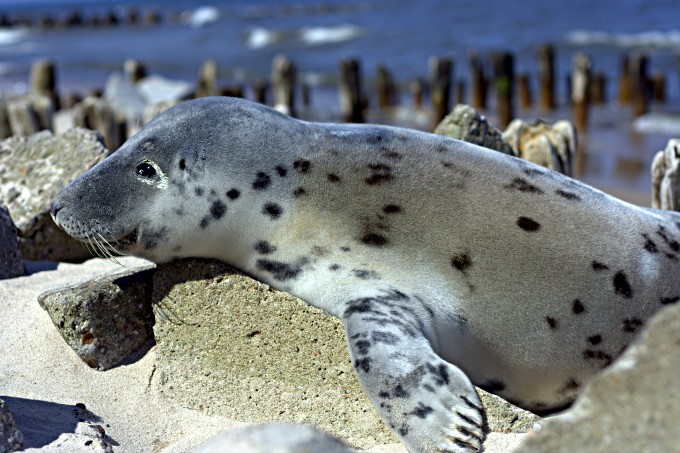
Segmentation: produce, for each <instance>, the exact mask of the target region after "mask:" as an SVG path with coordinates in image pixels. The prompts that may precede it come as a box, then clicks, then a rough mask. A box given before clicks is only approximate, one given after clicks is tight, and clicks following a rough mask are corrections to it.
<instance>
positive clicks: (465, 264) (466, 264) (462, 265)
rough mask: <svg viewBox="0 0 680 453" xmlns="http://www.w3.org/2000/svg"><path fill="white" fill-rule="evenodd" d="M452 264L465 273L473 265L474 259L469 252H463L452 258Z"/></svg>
mask: <svg viewBox="0 0 680 453" xmlns="http://www.w3.org/2000/svg"><path fill="white" fill-rule="evenodd" d="M451 266H453V267H454V268H456V269H458V270H459V271H461V272H463V273H465V271H466V270H467V269H469V268H470V266H472V260H471V259H470V255H468V254H467V253H461V254H460V255H456V256H454V257H452V258H451Z"/></svg>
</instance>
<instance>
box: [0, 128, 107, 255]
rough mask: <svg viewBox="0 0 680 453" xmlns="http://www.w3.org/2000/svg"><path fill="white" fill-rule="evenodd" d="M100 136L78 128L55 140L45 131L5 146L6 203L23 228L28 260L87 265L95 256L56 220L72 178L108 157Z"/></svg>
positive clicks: (1, 164) (0, 171)
mask: <svg viewBox="0 0 680 453" xmlns="http://www.w3.org/2000/svg"><path fill="white" fill-rule="evenodd" d="M107 154H108V151H107V150H106V148H104V146H103V145H102V143H101V138H100V137H99V136H98V135H97V134H96V133H94V132H91V131H86V130H83V129H72V130H70V131H67V132H66V133H64V134H63V135H59V136H55V135H53V134H52V133H51V132H48V131H44V132H40V133H38V134H35V135H33V136H31V137H28V138H19V137H12V138H9V139H7V140H3V141H2V142H0V203H2V204H4V205H6V206H7V208H8V209H9V212H10V214H11V215H12V218H13V219H14V223H15V224H16V227H17V229H18V235H19V243H20V244H21V253H22V254H23V256H24V259H26V260H41V261H42V260H47V261H84V260H86V259H88V258H91V257H92V255H91V254H90V252H89V251H88V250H87V248H86V247H85V246H84V245H83V244H82V243H80V242H78V241H76V240H75V239H73V238H71V237H70V236H68V235H67V234H66V233H64V232H63V231H62V230H61V229H60V228H58V227H57V226H56V225H55V224H54V222H53V221H52V217H51V216H50V212H49V211H50V203H51V201H52V198H54V196H55V195H56V194H57V193H58V192H59V191H60V190H61V189H62V188H64V186H66V184H68V183H69V182H70V181H71V180H72V179H74V178H75V177H76V176H78V175H79V174H80V173H82V172H84V171H85V170H87V169H88V168H90V167H92V166H93V165H95V164H96V163H97V162H99V161H101V160H103V159H104V157H106V155H107Z"/></svg>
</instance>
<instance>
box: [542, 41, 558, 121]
mask: <svg viewBox="0 0 680 453" xmlns="http://www.w3.org/2000/svg"><path fill="white" fill-rule="evenodd" d="M537 53H538V85H539V92H540V105H541V109H542V110H545V111H552V110H555V107H556V105H557V103H556V102H555V47H554V46H553V45H552V44H543V45H542V46H539V48H538V52H537Z"/></svg>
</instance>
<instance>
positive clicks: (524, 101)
mask: <svg viewBox="0 0 680 453" xmlns="http://www.w3.org/2000/svg"><path fill="white" fill-rule="evenodd" d="M530 85H531V84H530V80H529V75H528V74H519V75H518V76H517V88H518V91H519V108H521V109H529V108H531V106H532V105H533V97H532V95H531V86H530Z"/></svg>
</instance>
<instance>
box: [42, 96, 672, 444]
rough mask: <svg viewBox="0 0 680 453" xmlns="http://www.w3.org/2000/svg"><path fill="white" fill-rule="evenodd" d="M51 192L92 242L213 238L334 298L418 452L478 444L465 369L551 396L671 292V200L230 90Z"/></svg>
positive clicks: (629, 334) (527, 394) (480, 427)
mask: <svg viewBox="0 0 680 453" xmlns="http://www.w3.org/2000/svg"><path fill="white" fill-rule="evenodd" d="M51 209H52V210H51V212H52V217H53V218H54V220H55V222H56V224H57V225H59V226H60V227H61V228H63V229H64V230H65V231H66V232H67V233H68V234H70V235H71V236H73V237H75V238H77V239H80V240H83V241H88V242H90V243H93V244H95V245H96V246H98V247H105V248H108V249H115V250H117V251H119V252H121V253H125V254H131V255H135V256H140V257H143V258H147V259H150V260H153V261H155V262H164V261H168V260H172V259H174V258H178V257H206V258H216V259H219V260H222V261H224V262H226V263H228V264H230V265H232V266H234V267H235V268H238V269H240V270H242V271H244V272H246V273H248V274H250V275H252V276H254V277H255V278H257V279H259V280H261V281H264V282H266V283H268V284H270V285H271V286H273V287H275V288H278V289H280V290H283V291H288V292H289V293H291V294H293V295H295V296H298V297H300V298H301V299H303V300H305V301H307V302H308V303H310V304H312V305H314V306H316V307H319V308H321V309H323V310H325V311H326V312H328V313H330V314H331V315H334V316H337V317H339V318H340V319H341V320H342V321H343V323H344V327H345V332H346V337H347V345H348V348H349V352H350V355H351V359H352V362H353V364H354V368H355V370H356V374H357V376H358V378H359V381H360V382H361V385H362V387H363V389H364V390H365V392H366V394H367V395H368V397H369V398H370V400H371V401H372V402H373V404H374V406H375V408H376V410H377V411H378V412H379V414H380V416H381V417H382V419H383V420H384V421H385V423H386V424H387V425H388V426H389V427H390V428H391V429H392V431H393V432H394V433H395V434H396V435H397V436H398V437H399V439H400V440H401V441H402V442H403V443H404V444H405V445H406V446H407V447H408V449H409V450H411V451H413V452H434V451H448V452H457V453H462V452H474V451H479V450H480V449H481V446H482V442H483V440H484V438H485V422H484V414H483V408H482V406H481V403H480V400H479V398H478V396H477V394H476V392H475V389H474V387H473V383H475V384H477V385H479V386H480V387H482V388H485V389H487V390H489V391H491V392H493V393H495V394H497V395H500V396H501V397H503V398H506V399H508V400H509V401H512V402H514V403H515V404H517V405H519V406H521V407H524V408H527V409H529V410H534V411H545V410H551V409H556V408H560V407H563V406H564V405H565V404H568V403H569V402H571V401H572V400H573V399H574V397H575V396H576V395H577V393H578V390H579V388H580V387H581V386H582V385H583V383H584V382H585V381H586V380H587V379H588V378H589V377H590V376H592V375H593V374H594V373H596V372H597V371H598V370H600V369H601V368H603V367H605V366H607V365H608V364H610V363H611V362H612V360H614V359H615V358H616V357H617V356H618V355H619V354H621V352H622V351H623V349H624V348H625V347H626V345H627V344H628V343H629V342H630V341H631V340H632V338H633V336H634V334H635V333H636V332H637V331H638V330H639V329H640V328H641V327H642V326H643V324H644V322H645V320H647V319H648V318H649V317H650V316H651V315H652V314H653V313H654V312H656V311H657V310H659V309H660V308H661V307H663V306H664V305H667V304H671V303H675V302H677V301H678V300H680V279H679V278H677V277H678V270H679V265H678V263H679V261H678V260H679V259H680V242H679V241H678V238H679V237H680V215H679V214H677V213H672V212H664V211H658V210H652V209H643V208H640V207H636V206H633V205H630V204H628V203H625V202H623V201H620V200H617V199H615V198H613V197H611V196H608V195H606V194H604V193H602V192H600V191H598V190H595V189H593V188H591V187H588V186H586V185H584V184H582V183H580V182H578V181H576V180H574V179H571V178H569V177H566V176H563V175H561V174H558V173H556V172H553V171H550V170H547V169H545V168H542V167H539V166H536V165H534V164H531V163H529V162H526V161H524V160H521V159H518V158H513V157H509V156H506V155H503V154H500V153H497V152H493V151H490V150H487V149H484V148H481V147H478V146H476V145H472V144H469V143H465V142H461V141H457V140H454V139H450V138H446V137H442V136H437V135H432V134H428V133H423V132H418V131H413V130H407V129H400V128H394V127H384V126H374V125H337V124H320V123H311V122H304V121H299V120H296V119H293V118H290V117H287V116H284V115H282V114H280V113H277V112H275V111H274V110H272V109H269V108H267V107H264V106H261V105H258V104H254V103H251V102H248V101H245V100H240V99H232V98H203V99H200V100H195V101H191V102H186V103H184V104H181V105H179V106H177V107H174V108H172V109H171V110H168V111H166V112H164V113H163V114H161V115H160V116H158V117H157V118H156V119H154V120H153V121H151V122H150V123H149V124H148V125H146V126H145V127H144V128H143V129H142V130H141V131H140V132H139V133H137V134H136V135H135V136H134V137H132V138H130V139H129V140H128V141H127V142H126V143H125V144H124V145H123V146H122V147H121V148H120V149H119V150H118V151H116V152H115V153H114V154H112V155H111V156H110V157H108V158H107V159H105V160H104V161H103V162H101V163H99V164H98V165H96V166H95V167H93V168H92V169H90V170H89V171H87V172H86V173H84V174H83V175H81V176H79V177H78V178H76V179H75V180H74V181H73V182H72V183H71V184H69V185H68V186H67V187H66V188H65V189H64V190H63V191H62V192H61V193H60V194H59V195H58V196H57V197H56V198H55V199H54V200H53V202H52V208H51ZM97 244H98V245H97Z"/></svg>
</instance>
